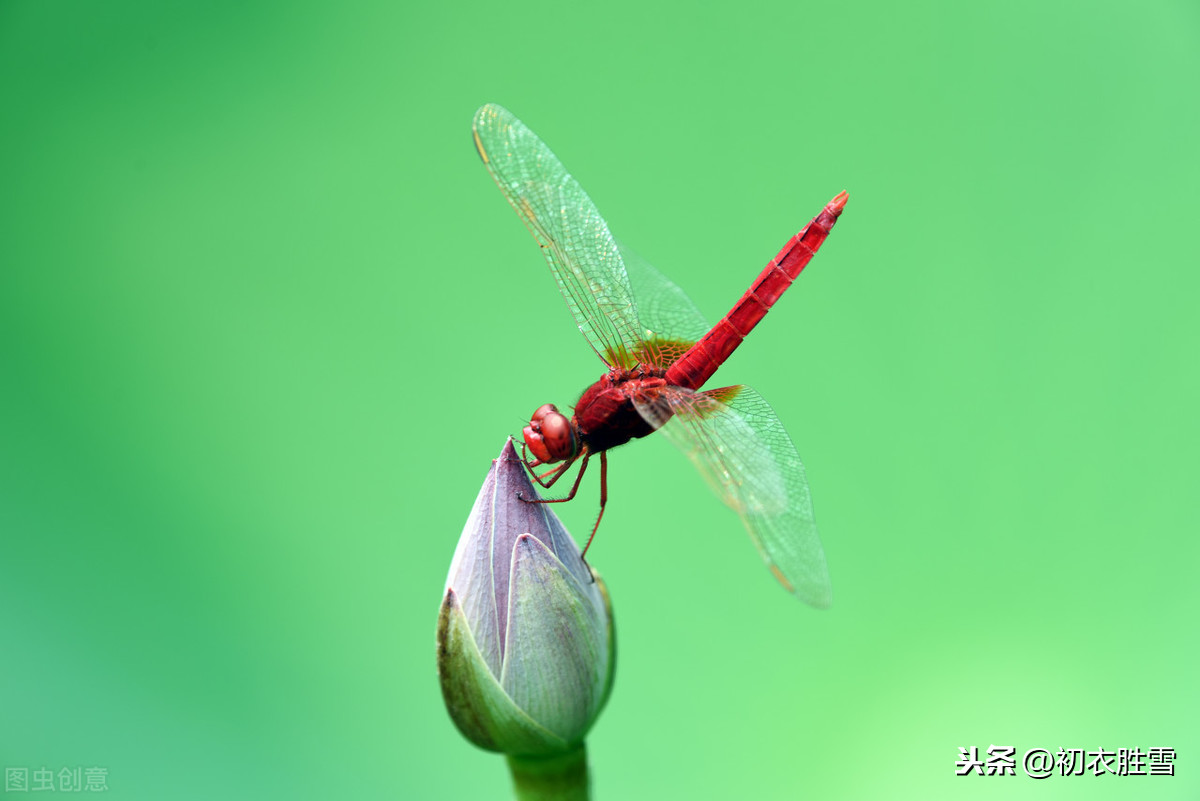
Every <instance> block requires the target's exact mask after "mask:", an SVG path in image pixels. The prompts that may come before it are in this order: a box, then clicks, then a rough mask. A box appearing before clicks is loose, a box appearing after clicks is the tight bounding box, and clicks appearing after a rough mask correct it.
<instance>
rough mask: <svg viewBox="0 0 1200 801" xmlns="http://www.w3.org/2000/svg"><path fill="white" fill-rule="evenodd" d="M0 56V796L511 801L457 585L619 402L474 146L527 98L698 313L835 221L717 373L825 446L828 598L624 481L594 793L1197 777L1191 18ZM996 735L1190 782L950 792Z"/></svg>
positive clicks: (69, 31) (486, 20) (124, 6)
mask: <svg viewBox="0 0 1200 801" xmlns="http://www.w3.org/2000/svg"><path fill="white" fill-rule="evenodd" d="M0 75H2V76H3V78H2V79H0V109H3V117H2V120H3V124H2V125H0V381H2V382H3V383H2V384H0V388H2V392H0V546H2V549H0V649H2V652H3V656H2V658H0V764H3V765H4V766H6V767H25V768H27V769H28V770H29V771H30V773H31V774H32V772H33V771H35V770H38V769H41V768H48V769H51V770H54V771H56V772H57V771H59V770H60V769H62V768H74V767H83V768H87V767H90V766H97V767H103V768H105V769H107V771H108V778H107V784H108V787H109V788H110V790H109V791H110V792H111V794H112V795H113V796H114V797H118V796H119V797H123V798H139V799H141V798H144V799H161V798H180V799H186V798H196V799H201V798H203V799H209V798H329V797H332V798H380V799H383V798H415V799H423V798H435V797H436V798H445V797H448V796H450V795H454V796H456V797H461V798H504V797H507V794H508V786H507V782H508V778H507V773H506V770H505V768H504V766H503V763H502V760H500V759H499V758H497V757H495V756H492V755H489V754H485V753H483V752H480V751H477V750H475V749H474V748H472V747H471V746H469V745H467V744H466V742H465V741H463V740H462V739H461V738H460V737H459V735H458V734H457V732H456V731H455V730H454V728H453V726H452V725H451V723H450V721H449V718H448V717H447V715H446V714H445V711H444V709H443V708H442V701H441V697H440V695H439V692H438V688H437V683H436V679H435V674H434V659H433V630H434V622H435V617H436V612H437V607H438V603H439V600H440V594H441V591H442V583H443V581H444V577H445V572H446V569H447V567H448V565H449V561H450V557H451V554H452V552H453V549H454V544H455V541H456V539H457V537H458V534H459V532H460V530H461V527H462V525H463V522H464V521H465V519H466V515H467V512H468V510H469V509H470V506H471V503H472V501H473V499H474V497H475V494H476V492H477V491H478V488H479V485H480V483H481V481H482V479H483V476H484V473H485V472H486V470H487V467H488V464H489V460H490V459H491V458H493V457H494V456H495V455H496V454H497V453H498V451H499V449H500V447H501V445H502V444H503V441H504V437H505V436H506V435H507V434H509V433H517V432H519V430H520V426H521V425H522V423H523V421H525V420H526V419H527V417H528V415H529V413H530V412H532V410H533V409H534V408H535V407H537V406H538V405H539V404H541V403H544V402H547V401H555V402H558V403H559V404H570V403H571V402H573V401H574V399H575V397H576V396H577V394H578V392H579V391H580V390H582V389H583V387H584V386H586V385H587V384H588V383H589V382H591V381H592V380H594V379H595V378H596V377H597V376H598V374H599V370H598V365H597V361H596V360H595V358H594V357H593V356H592V355H591V353H590V351H589V350H588V348H587V346H586V344H585V342H584V341H583V340H582V339H581V338H580V337H579V336H578V334H577V333H576V332H575V331H574V328H573V325H572V323H571V320H570V317H569V315H568V314H567V312H566V310H565V309H564V308H563V305H562V302H561V300H560V299H559V297H558V294H557V291H556V290H555V288H554V286H553V283H552V281H551V280H550V276H549V274H548V273H547V271H546V268H545V267H544V265H543V263H542V262H541V259H540V256H539V255H538V252H537V249H536V247H535V245H534V243H533V241H532V240H531V239H530V238H529V236H528V234H527V233H526V232H525V230H524V228H523V227H522V225H521V224H520V222H519V221H518V219H517V218H516V216H515V215H514V214H513V213H512V212H511V210H510V209H509V208H508V207H507V205H506V204H505V203H504V201H503V199H502V198H501V196H500V194H499V193H498V192H497V190H496V188H495V187H494V186H493V184H492V182H491V180H490V178H489V177H488V176H487V174H486V172H485V171H484V169H483V167H482V166H481V165H480V163H479V160H478V158H477V156H476V155H475V152H474V149H473V147H472V144H471V140H470V135H469V124H470V119H471V115H472V113H473V111H474V110H475V108H476V107H477V106H479V105H481V104H482V103H484V102H487V101H495V102H499V103H502V104H504V105H506V106H508V107H509V108H511V109H512V110H513V111H514V112H515V113H516V114H517V115H518V116H520V117H521V118H522V119H524V120H525V121H526V122H527V123H528V124H529V125H530V126H531V127H532V128H533V129H534V130H535V131H537V132H538V133H539V134H540V135H541V136H542V137H543V138H544V139H545V140H546V141H547V142H549V143H550V145H551V146H552V147H553V148H554V149H555V150H556V152H557V153H558V154H559V156H560V157H561V158H562V159H563V161H564V162H565V163H566V164H567V166H568V168H569V169H570V170H571V171H572V172H574V173H575V174H576V175H577V176H578V178H579V179H580V181H581V183H582V184H583V186H584V187H585V188H586V189H587V190H588V191H589V192H590V193H591V195H592V197H593V198H594V199H595V200H596V202H597V204H598V205H599V207H600V209H601V210H602V211H603V212H604V214H605V216H606V217H607V219H608V221H609V223H610V225H611V227H612V229H613V231H614V232H615V233H616V234H617V235H618V236H620V237H622V238H623V239H624V240H625V241H626V242H628V243H629V244H630V245H632V246H633V247H634V248H636V249H638V250H639V251H640V252H642V253H643V254H644V255H645V256H646V257H647V258H648V259H649V260H651V261H652V262H653V263H655V264H656V265H657V266H658V267H659V268H660V269H661V270H662V271H663V272H665V273H666V274H667V275H670V276H672V277H673V278H675V279H676V281H677V282H678V283H680V284H681V285H682V286H683V287H684V288H685V289H686V290H688V291H689V293H690V294H691V295H692V296H693V298H694V299H695V300H696V302H697V303H698V305H699V306H700V307H701V308H702V309H703V310H705V311H706V312H707V313H708V314H709V315H711V316H712V317H713V318H714V319H715V318H716V317H717V316H719V315H720V314H721V313H723V312H724V311H725V310H726V309H727V308H728V306H729V305H730V303H731V302H732V301H733V299H734V298H735V297H737V295H738V294H740V293H741V292H742V291H743V290H744V288H745V287H746V285H747V284H748V282H749V280H750V278H751V277H752V276H753V275H754V274H756V273H757V271H758V270H759V269H760V268H761V266H762V265H763V264H764V263H765V262H766V260H767V259H768V258H769V257H770V256H772V255H773V254H774V253H775V252H776V250H777V249H778V248H779V246H780V245H782V244H783V242H784V241H785V240H786V239H787V238H788V237H789V236H790V235H791V234H792V233H794V232H795V230H796V229H797V228H799V227H800V226H801V225H803V224H804V223H805V222H806V221H807V220H808V219H809V218H810V217H811V216H812V215H813V214H815V213H816V212H817V211H818V210H819V209H820V208H821V206H822V204H824V203H825V202H826V201H827V200H828V199H829V198H830V197H832V196H833V195H834V194H835V193H836V192H837V191H839V190H841V189H847V190H849V191H850V196H851V199H850V203H849V206H848V207H847V211H846V214H845V215H844V216H843V217H842V221H841V223H840V225H839V226H838V228H837V231H836V232H835V234H834V236H833V237H832V238H831V240H830V241H829V243H828V245H827V246H826V248H825V250H824V251H823V252H822V253H821V255H820V256H819V258H818V259H817V260H816V261H815V262H814V263H813V266H812V267H810V268H809V270H808V271H807V272H806V273H805V275H804V277H803V279H802V280H801V282H800V284H799V286H798V288H797V289H796V290H794V291H793V292H792V293H790V295H789V297H787V298H785V299H784V301H783V302H782V303H781V305H780V307H779V308H778V309H777V310H776V312H775V313H774V314H772V315H771V317H770V319H769V320H768V321H767V322H766V323H764V325H763V326H761V327H760V328H759V329H758V330H757V331H756V332H755V335H754V337H753V338H752V339H751V343H750V345H749V346H748V347H746V348H744V349H743V350H741V351H739V352H738V353H737V354H736V356H735V357H734V358H733V359H732V360H731V361H730V363H729V364H728V365H727V366H726V367H725V368H724V369H723V370H722V373H721V375H720V376H719V377H718V378H719V379H722V380H723V381H724V382H725V383H735V382H743V381H744V382H748V383H751V384H753V385H754V386H755V387H756V388H757V389H758V390H760V391H761V392H762V393H763V394H764V395H765V396H766V397H768V398H769V399H770V400H771V401H772V402H773V404H774V405H775V408H776V410H777V411H778V413H779V415H780V417H782V418H783V420H784V421H785V422H786V423H787V424H788V426H789V429H790V431H791V433H792V435H793V437H794V439H795V440H796V442H797V444H798V447H799V448H800V451H801V454H802V455H803V456H804V457H805V461H806V464H807V467H808V471H809V478H810V481H811V485H812V489H813V495H814V498H815V501H816V505H817V514H818V519H819V521H820V523H821V526H822V532H823V536H824V540H825V545H826V550H827V552H828V556H829V562H830V567H831V571H832V575H833V581H834V594H835V603H834V608H833V609H832V610H831V611H829V612H826V613H818V612H814V611H812V610H810V609H808V608H805V607H803V606H801V605H800V604H798V603H796V602H795V601H793V600H791V599H790V598H789V597H788V596H787V595H786V594H785V593H784V592H782V591H781V590H780V589H779V588H778V587H777V586H776V585H775V583H774V581H773V580H772V579H771V577H770V576H769V575H768V574H767V572H766V571H765V570H764V569H763V568H762V566H761V563H760V562H759V560H758V557H757V556H756V555H755V553H754V551H753V549H752V548H751V546H750V543H749V542H748V541H747V539H746V537H745V535H744V533H742V530H741V528H740V525H739V524H738V522H737V521H736V519H735V518H734V517H733V516H732V514H730V513H728V512H726V511H724V510H723V508H722V507H721V506H720V505H719V504H718V502H717V501H716V500H715V499H713V498H712V497H711V496H710V495H709V494H708V492H707V490H706V489H705V488H704V485H703V482H702V481H701V480H700V479H699V478H698V477H697V476H696V475H694V474H693V473H692V471H691V468H690V467H689V466H688V464H687V463H686V461H685V460H684V459H682V458H681V457H680V456H679V455H678V454H676V453H675V452H674V451H673V450H672V449H671V447H670V446H669V444H668V443H666V442H658V441H654V438H650V439H649V440H645V441H642V442H637V443H634V444H633V445H630V446H628V447H626V448H623V449H621V450H619V451H616V452H614V453H613V454H612V457H613V458H612V460H611V461H612V465H611V468H612V469H611V471H610V481H611V485H610V505H609V511H608V513H607V516H606V518H605V525H604V527H603V528H602V530H601V532H600V536H599V539H598V541H597V544H596V546H595V548H594V550H593V551H592V554H591V556H592V559H593V563H594V564H595V565H596V566H597V567H598V568H599V569H600V570H601V571H603V573H604V574H605V577H606V579H607V581H608V583H609V586H610V588H611V590H612V592H613V595H614V601H615V604H616V612H617V617H618V632H619V637H620V648H621V656H620V663H619V670H618V676H617V684H616V689H615V693H614V695H613V699H612V702H611V704H610V706H609V708H608V710H607V711H606V713H605V714H604V716H602V718H601V719H600V722H599V725H598V726H597V728H596V730H595V731H594V733H593V735H592V737H591V738H590V741H589V745H590V749H591V755H592V766H593V771H594V787H595V791H596V797H597V798H599V799H641V798H650V799H657V798H690V799H725V798H770V799H796V798H828V799H859V798H889V799H895V798H914V799H930V798H955V799H959V798H970V799H976V798H1006V799H1007V798H1015V797H1044V798H1080V799H1082V798H1086V799H1097V798H1122V799H1124V798H1139V799H1141V798H1155V799H1157V798H1178V799H1184V798H1187V799H1195V798H1197V797H1198V796H1200V764H1198V763H1197V761H1196V754H1197V752H1198V750H1200V736H1198V734H1197V718H1198V716H1200V690H1198V684H1197V681H1196V671H1197V665H1196V662H1197V656H1198V651H1200V649H1198V645H1197V633H1196V632H1197V619H1198V613H1200V590H1198V589H1197V581H1196V578H1195V567H1196V564H1197V561H1198V559H1200V546H1198V545H1197V537H1196V535H1197V532H1198V531H1200V525H1198V524H1200V519H1198V518H1200V515H1198V512H1197V503H1196V497H1197V491H1196V482H1197V479H1198V478H1200V470H1198V469H1197V466H1196V454H1197V450H1198V447H1200V425H1198V423H1197V414H1196V409H1197V408H1198V406H1200V380H1198V379H1197V369H1196V362H1197V349H1198V346H1200V335H1198V333H1197V332H1198V327H1197V323H1196V307H1197V292H1198V290H1200V278H1198V271H1197V267H1200V253H1198V248H1197V245H1196V242H1197V239H1196V236H1195V224H1196V223H1195V218H1196V214H1197V212H1198V211H1200V202H1198V201H1197V198H1196V187H1197V185H1200V158H1198V155H1197V141H1198V135H1200V104H1198V103H1197V94H1196V91H1197V85H1198V79H1200V7H1198V6H1197V5H1196V3H1195V2H1193V1H1192V0H1178V1H1176V2H1169V1H1167V0H1161V1H1160V2H1148V3H1144V4H1141V6H1139V8H1138V9H1137V11H1136V12H1134V11H1132V10H1131V9H1130V8H1129V7H1128V5H1127V4H1125V3H1117V2H1097V3H1067V2H1050V3H1047V2H1033V1H1032V0H1017V2H1007V3H992V2H988V3H979V4H964V3H952V2H922V1H921V0H917V2H914V3H904V4H896V3H884V2H858V3H839V4H829V3H820V4H818V3H803V2H802V3H795V2H791V3H775V4H763V5H754V4H744V3H743V4H734V5H728V6H724V7H719V6H705V5H671V6H665V5H664V6H656V5H654V4H647V3H640V2H639V3H621V2H618V3H609V4H604V5H603V6H595V5H593V6H578V7H576V6H570V5H569V4H562V3H533V2H531V3H521V4H510V5H496V4H484V3H452V4H442V5H441V6H437V7H435V6H432V5H431V6H428V7H426V8H416V7H413V6H411V5H409V4H403V3H390V2H365V1H364V2H346V3H295V2H287V3H284V2H263V3H255V4H246V3H240V2H236V3H235V2H213V1H212V0H205V2H179V3H151V2H132V1H128V2H120V1H117V0H110V2H104V3H80V2H76V3H71V2H35V1H34V0H3V2H0ZM587 483H588V488H587V492H588V493H589V494H587V495H586V497H582V498H581V499H580V500H578V501H577V502H575V503H573V504H570V505H569V508H567V509H564V510H562V511H563V516H564V519H565V521H566V522H567V524H568V526H570V527H571V528H572V529H573V530H574V531H575V533H576V534H577V535H579V534H581V533H585V532H586V530H587V527H588V526H589V525H590V523H591V521H592V519H593V518H594V514H595V501H596V488H595V486H594V484H592V483H591V482H587ZM992 744H999V745H1012V746H1015V747H1016V748H1017V749H1018V754H1021V753H1024V751H1025V750H1027V749H1030V748H1035V747H1043V748H1048V749H1051V750H1057V749H1058V748H1059V747H1067V748H1084V749H1088V750H1095V749H1098V748H1101V747H1103V748H1106V749H1109V750H1116V749H1117V748H1124V747H1130V748H1132V747H1139V748H1141V749H1143V751H1144V750H1146V749H1148V748H1150V747H1156V746H1166V747H1173V748H1175V749H1176V750H1177V752H1178V759H1177V762H1176V771H1177V775H1176V776H1175V777H1173V778H1166V777H1141V778H1134V777H1125V778H1118V777H1114V776H1104V777H1099V778H1097V777H1093V776H1086V777H1066V778H1064V777H1052V778H1050V779H1048V780H1046V781H1035V780H1033V779H1030V778H1028V777H1026V776H1023V775H1020V773H1021V772H1020V770H1018V775H1017V776H1016V777H1013V778H997V777H984V778H981V777H977V776H975V777H967V778H956V777H955V775H954V773H955V770H954V763H955V760H957V759H958V758H959V751H958V748H959V747H960V746H972V745H974V746H978V747H979V748H980V749H981V751H982V750H985V749H987V747H988V746H990V745H992Z"/></svg>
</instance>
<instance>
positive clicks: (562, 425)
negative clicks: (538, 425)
mask: <svg viewBox="0 0 1200 801" xmlns="http://www.w3.org/2000/svg"><path fill="white" fill-rule="evenodd" d="M542 442H544V443H545V447H546V450H547V451H548V452H549V454H550V455H551V456H552V457H553V461H556V462H557V461H560V460H562V459H570V458H571V457H572V456H574V455H575V451H576V450H577V448H576V445H577V443H576V441H575V429H573V428H572V427H571V421H570V420H568V419H567V418H566V417H564V416H563V415H561V414H559V413H558V412H557V411H553V412H548V413H546V414H545V415H543V417H542Z"/></svg>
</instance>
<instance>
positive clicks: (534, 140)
mask: <svg viewBox="0 0 1200 801" xmlns="http://www.w3.org/2000/svg"><path fill="white" fill-rule="evenodd" d="M474 133H475V145H476V147H477V148H478V149H479V155H480V156H481V157H482V158H483V162H484V164H485V165H486V166H487V169H488V172H490V173H491V175H492V177H493V178H494V179H495V181H496V185H497V186H499V187H500V191H501V192H503V193H504V196H505V198H507V199H508V202H509V203H510V204H511V205H512V207H513V208H514V209H515V210H516V212H517V214H518V215H520V217H521V219H522V220H523V221H524V222H525V225H526V226H527V227H528V228H529V230H530V232H531V233H532V234H533V237H534V239H536V240H537V242H538V245H539V246H540V247H541V249H542V254H543V255H544V256H545V257H546V261H547V263H548V264H549V265H550V272H551V273H553V274H554V280H555V282H556V283H557V284H558V288H559V291H561V292H562V295H563V298H564V299H565V300H566V302H567V307H568V308H570V310H571V314H572V315H574V317H575V323H576V325H578V326H579V330H580V331H582V332H583V335H584V336H585V337H586V338H587V340H588V341H589V342H590V343H591V344H592V347H593V348H595V350H596V352H597V353H599V354H600V355H601V357H602V358H603V359H605V361H607V362H608V363H609V364H615V365H619V366H622V367H632V366H633V364H634V362H636V358H635V356H634V353H635V352H636V351H637V349H638V345H639V343H640V342H641V340H642V333H641V324H640V323H639V321H638V313H637V307H636V305H635V304H634V300H633V293H632V291H631V290H630V287H629V277H628V275H627V274H626V272H625V265H624V264H623V262H622V261H621V253H620V251H619V250H618V249H617V244H616V242H615V241H614V240H613V237H612V234H611V233H610V232H609V230H608V224H607V223H605V222H604V218H603V217H601V216H600V212H599V211H598V210H597V209H596V204H595V203H593V202H592V199H591V198H590V197H588V194H587V193H586V192H584V191H583V187H581V186H580V185H579V182H578V181H576V180H575V179H574V178H573V177H572V176H571V174H570V173H568V172H567V170H566V168H565V167H563V165H562V162H560V161H559V160H558V157H557V156H555V155H554V153H553V152H551V150H550V148H549V147H547V146H546V143H545V142H543V141H542V140H541V139H539V138H538V136H537V135H536V134H535V133H534V132H533V131H531V130H529V128H528V127H526V126H525V124H524V123H522V122H521V121H520V120H518V119H517V118H516V117H514V116H513V115H512V114H511V113H510V112H509V111H507V110H506V109H504V108H502V107H501V106H497V105H495V104H488V105H486V106H484V107H482V108H481V109H479V111H477V112H476V113H475V123H474Z"/></svg>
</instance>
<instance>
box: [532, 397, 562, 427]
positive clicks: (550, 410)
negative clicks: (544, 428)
mask: <svg viewBox="0 0 1200 801" xmlns="http://www.w3.org/2000/svg"><path fill="white" fill-rule="evenodd" d="M548 414H558V407H557V406H555V405H554V404H553V403H543V404H542V405H541V406H539V407H537V411H535V412H534V413H533V416H532V417H530V418H529V421H530V422H531V423H533V425H535V426H537V425H540V424H541V422H542V418H544V417H545V416H546V415H548Z"/></svg>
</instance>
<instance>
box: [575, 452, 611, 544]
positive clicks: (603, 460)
mask: <svg viewBox="0 0 1200 801" xmlns="http://www.w3.org/2000/svg"><path fill="white" fill-rule="evenodd" d="M579 472H580V473H582V472H583V470H582V469H581V470H580V471H579ZM606 503H608V451H600V514H598V515H596V525H594V526H592V533H591V536H589V537H588V541H587V545H584V546H583V551H582V553H580V554H579V557H580V558H581V559H583V560H584V561H585V563H586V561H587V552H588V548H591V547H592V540H593V539H595V538H596V531H597V530H599V528H600V520H601V518H603V517H604V504H606Z"/></svg>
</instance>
